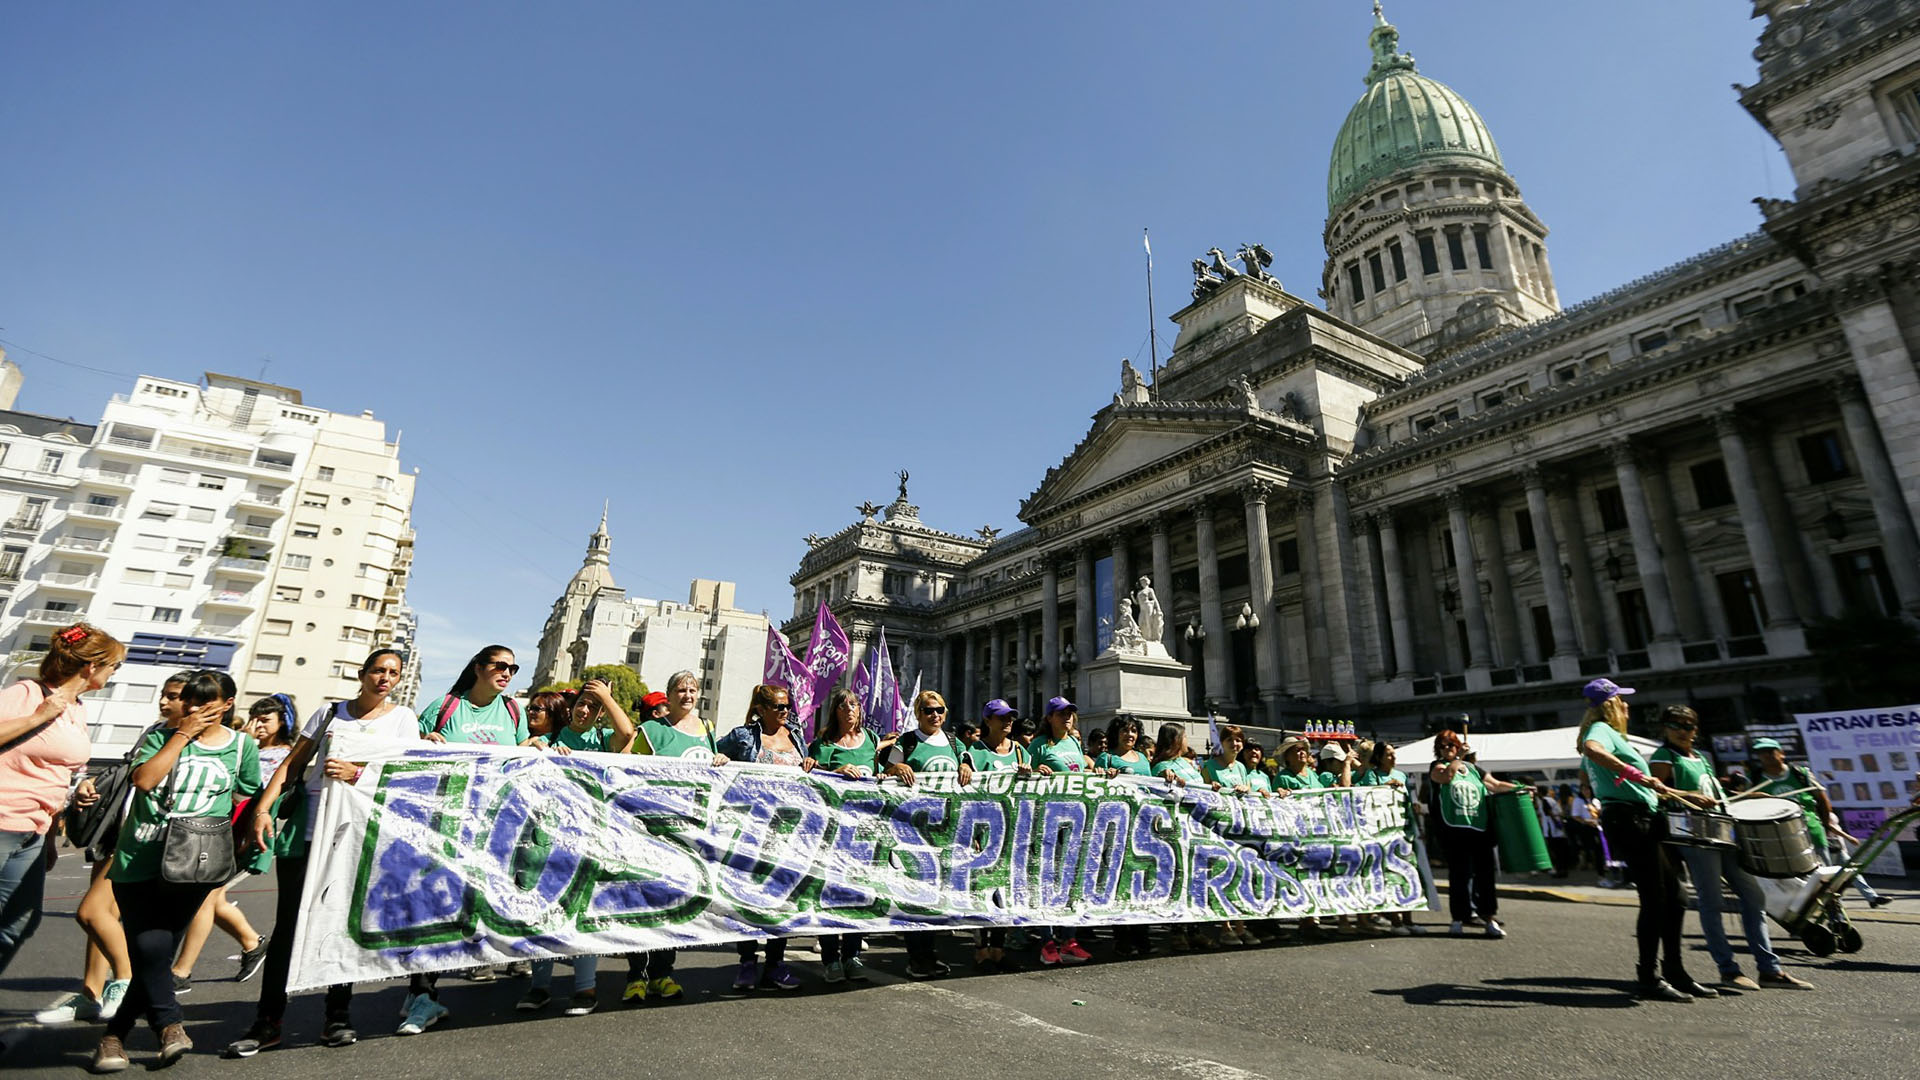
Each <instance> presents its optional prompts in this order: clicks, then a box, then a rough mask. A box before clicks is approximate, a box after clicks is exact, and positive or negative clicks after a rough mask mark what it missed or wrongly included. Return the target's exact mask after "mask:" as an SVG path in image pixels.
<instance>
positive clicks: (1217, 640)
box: [1191, 499, 1233, 702]
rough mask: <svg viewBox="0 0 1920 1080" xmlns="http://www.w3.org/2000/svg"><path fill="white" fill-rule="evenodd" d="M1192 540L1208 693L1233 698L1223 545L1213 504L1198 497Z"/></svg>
mask: <svg viewBox="0 0 1920 1080" xmlns="http://www.w3.org/2000/svg"><path fill="white" fill-rule="evenodd" d="M1191 509H1192V510H1193V540H1194V544H1195V546H1197V547H1198V548H1199V549H1200V628H1201V629H1203V630H1205V631H1206V632H1207V639H1206V641H1205V643H1204V644H1203V646H1202V655H1203V656H1204V657H1205V661H1204V663H1205V671H1206V682H1207V696H1208V697H1210V698H1213V699H1214V700H1215V701H1219V702H1230V701H1232V700H1233V650H1232V648H1231V647H1230V645H1229V642H1228V641H1227V620H1226V619H1225V618H1224V617H1223V616H1222V614H1221V611H1220V549H1219V548H1218V547H1217V546H1216V544H1215V541H1214V537H1213V505H1212V504H1211V503H1209V502H1207V500H1205V499H1195V500H1194V502H1193V505H1192V507H1191Z"/></svg>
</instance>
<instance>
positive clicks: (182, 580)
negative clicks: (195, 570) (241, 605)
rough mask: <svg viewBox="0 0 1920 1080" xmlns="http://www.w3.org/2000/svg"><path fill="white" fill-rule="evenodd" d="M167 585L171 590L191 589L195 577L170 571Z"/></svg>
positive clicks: (166, 578)
mask: <svg viewBox="0 0 1920 1080" xmlns="http://www.w3.org/2000/svg"><path fill="white" fill-rule="evenodd" d="M165 583H166V586H167V588H169V589H190V588H192V587H193V575H192V574H178V573H174V572H173V571H171V570H169V571H168V572H167V574H166V577H165ZM235 591H238V590H235Z"/></svg>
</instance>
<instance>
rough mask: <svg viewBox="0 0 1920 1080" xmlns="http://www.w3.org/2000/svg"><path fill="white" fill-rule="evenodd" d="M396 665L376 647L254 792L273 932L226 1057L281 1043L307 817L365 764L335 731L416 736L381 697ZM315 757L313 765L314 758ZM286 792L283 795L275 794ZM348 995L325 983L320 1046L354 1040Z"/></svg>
mask: <svg viewBox="0 0 1920 1080" xmlns="http://www.w3.org/2000/svg"><path fill="white" fill-rule="evenodd" d="M401 671H402V663H401V658H400V654H399V652H397V651H395V650H393V649H375V650H374V651H373V652H371V653H369V654H367V659H366V660H365V662H363V663H362V664H361V665H360V692H359V693H358V694H356V695H354V696H353V697H352V698H350V699H348V700H346V701H336V702H334V703H332V704H330V705H327V706H325V707H323V708H321V709H318V710H315V712H314V713H313V715H312V716H309V717H308V718H307V723H306V726H305V727H302V728H301V729H300V734H299V735H298V736H296V737H295V738H294V740H293V749H292V750H290V751H288V753H287V756H286V758H285V759H284V760H282V761H281V762H280V766H279V768H277V769H275V770H274V771H273V778H272V779H270V780H268V781H267V786H266V789H265V790H264V791H262V792H261V793H260V797H259V798H257V799H255V800H254V801H253V807H254V809H253V813H252V815H251V824H250V827H251V829H252V832H253V837H254V842H255V843H256V844H257V845H258V846H259V847H260V849H261V850H262V851H267V850H272V851H277V852H280V857H279V859H278V862H277V867H276V872H277V874H278V878H279V881H278V884H279V890H280V891H279V898H278V900H277V902H276V904H275V908H274V915H273V935H272V936H271V937H269V938H268V939H267V960H266V966H265V967H264V968H263V969H262V972H263V973H262V975H261V981H260V1004H259V1005H258V1006H257V1007H256V1008H255V1010H254V1018H253V1026H251V1027H249V1028H248V1029H247V1032H246V1034H245V1035H242V1036H241V1037H240V1038H238V1039H235V1040H234V1041H233V1042H231V1043H229V1044H228V1045H227V1056H228V1057H236V1058H244V1057H252V1056H253V1055H255V1054H257V1053H259V1052H260V1051H262V1050H265V1049H267V1048H268V1047H273V1046H278V1045H280V1030H281V1021H282V1019H283V1018H284V1017H285V1016H286V1014H287V973H288V971H289V970H290V969H291V967H292V963H293V937H294V930H295V928H296V927H297V926H298V925H299V921H300V901H301V898H302V896H303V894H304V893H305V892H306V882H307V870H308V863H307V858H308V854H309V852H308V844H309V842H310V840H311V838H312V832H313V826H314V820H313V815H314V813H315V812H316V811H317V810H318V809H319V807H320V786H321V784H322V782H323V781H326V780H329V779H332V780H340V781H343V782H346V783H353V782H355V781H357V780H358V779H359V778H360V774H361V772H362V771H363V769H364V768H365V766H364V765H363V764H362V763H360V762H355V761H349V760H346V759H345V758H340V757H335V756H333V755H332V754H331V750H332V749H333V745H334V744H333V742H332V739H333V737H334V736H336V735H348V736H354V737H360V738H375V739H387V740H391V741H394V742H401V741H406V740H411V739H416V738H418V737H419V730H420V727H419V725H420V719H419V717H417V716H415V715H414V713H413V710H412V709H409V708H407V707H406V706H405V705H395V704H394V703H393V702H391V701H389V700H387V698H388V695H390V694H392V693H393V689H394V687H396V686H399V685H400V674H401ZM315 758H318V759H319V760H320V764H319V766H318V767H317V768H316V767H313V762H314V759H315ZM283 792H285V793H286V798H285V799H282V798H281V795H282V793H283ZM276 801H279V802H280V803H281V807H280V810H281V820H278V821H276V820H275V815H274V803H275V802H276ZM352 1001H353V986H352V984H342V985H339V986H330V987H328V988H327V1000H326V1011H325V1013H324V1015H325V1017H326V1021H325V1026H323V1027H322V1028H321V1029H320V1043H321V1045H323V1046H351V1045H353V1043H354V1042H355V1041H356V1040H357V1039H358V1038H359V1036H358V1035H357V1034H356V1033H355V1032H354V1030H353V1023H352V1018H351V1017H350V1016H349V1015H348V1011H349V1005H350V1004H351V1003H352Z"/></svg>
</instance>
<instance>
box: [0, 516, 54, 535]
mask: <svg viewBox="0 0 1920 1080" xmlns="http://www.w3.org/2000/svg"><path fill="white" fill-rule="evenodd" d="M46 520H47V519H46V515H45V514H16V515H14V516H13V517H10V518H8V519H7V520H6V523H5V524H3V525H0V532H4V533H6V534H7V535H9V536H39V535H40V528H41V526H43V525H45V524H46Z"/></svg>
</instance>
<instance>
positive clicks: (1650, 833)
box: [1600, 802, 1686, 983]
mask: <svg viewBox="0 0 1920 1080" xmlns="http://www.w3.org/2000/svg"><path fill="white" fill-rule="evenodd" d="M1600 827H1601V828H1602V829H1604V830H1606V833H1607V847H1608V849H1609V850H1611V851H1612V852H1613V857H1614V858H1616V859H1619V860H1620V861H1621V862H1624V863H1626V864H1627V880H1629V881H1631V882H1633V888H1634V891H1635V892H1637V893H1639V894H1640V917H1639V919H1638V920H1637V921H1636V922H1635V924H1634V934H1635V935H1636V936H1637V937H1638V938H1639V941H1640V967H1639V971H1638V975H1639V977H1640V981H1641V982H1643V983H1645V982H1652V981H1653V963H1654V958H1655V957H1656V956H1659V957H1661V959H1662V962H1661V965H1660V966H1661V969H1662V974H1664V975H1665V976H1666V977H1667V978H1668V979H1669V980H1677V979H1684V978H1686V971H1685V970H1684V969H1683V968H1682V967H1681V962H1680V930H1681V924H1682V922H1683V920H1684V919H1685V917H1686V908H1684V907H1683V906H1681V903H1680V876H1679V874H1678V872H1677V871H1676V870H1675V868H1674V864H1673V855H1672V853H1671V852H1669V851H1668V850H1667V845H1665V844H1663V843H1661V842H1660V839H1661V837H1660V832H1661V829H1660V817H1659V815H1657V814H1655V813H1654V812H1653V811H1651V810H1649V809H1647V808H1646V807H1644V806H1640V805H1638V804H1634V803H1623V802H1609V803H1602V804H1601V806H1600Z"/></svg>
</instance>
